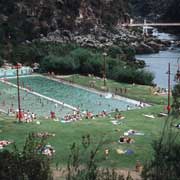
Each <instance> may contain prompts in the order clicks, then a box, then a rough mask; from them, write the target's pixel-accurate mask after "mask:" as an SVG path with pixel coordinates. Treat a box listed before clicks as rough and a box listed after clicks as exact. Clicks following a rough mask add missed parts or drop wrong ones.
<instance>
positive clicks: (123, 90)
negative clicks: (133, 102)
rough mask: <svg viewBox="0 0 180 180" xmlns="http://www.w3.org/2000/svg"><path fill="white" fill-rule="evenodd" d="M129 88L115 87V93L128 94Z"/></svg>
mask: <svg viewBox="0 0 180 180" xmlns="http://www.w3.org/2000/svg"><path fill="white" fill-rule="evenodd" d="M127 92H128V90H127V88H115V94H127Z"/></svg>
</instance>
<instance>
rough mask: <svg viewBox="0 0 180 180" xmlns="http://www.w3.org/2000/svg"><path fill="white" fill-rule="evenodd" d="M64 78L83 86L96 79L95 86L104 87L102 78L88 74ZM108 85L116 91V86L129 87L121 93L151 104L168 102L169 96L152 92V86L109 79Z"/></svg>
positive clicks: (110, 89) (97, 87) (112, 90)
mask: <svg viewBox="0 0 180 180" xmlns="http://www.w3.org/2000/svg"><path fill="white" fill-rule="evenodd" d="M64 80H70V81H73V82H74V83H76V84H80V85H83V86H87V87H89V84H90V82H92V81H95V82H96V83H95V88H96V89H98V90H100V89H101V87H103V80H102V79H95V78H92V77H88V76H81V75H72V76H70V77H65V78H64ZM107 87H108V89H109V91H111V92H115V88H118V89H119V88H122V89H123V90H124V88H127V93H126V94H125V93H123V94H120V95H122V96H126V97H129V98H132V99H135V100H141V101H143V102H147V103H151V104H159V105H165V104H167V96H158V95H153V94H152V93H151V88H152V87H150V86H144V85H132V84H125V83H119V82H116V81H114V80H110V79H108V80H107Z"/></svg>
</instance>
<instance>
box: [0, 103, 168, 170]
mask: <svg viewBox="0 0 180 180" xmlns="http://www.w3.org/2000/svg"><path fill="white" fill-rule="evenodd" d="M162 109H163V106H159V105H156V106H153V107H150V108H145V109H140V110H131V111H127V112H123V115H124V116H125V117H126V118H125V119H124V120H122V122H123V124H122V125H113V124H112V123H111V119H110V117H107V118H97V119H95V120H85V119H84V120H82V121H79V122H76V123H70V124H62V123H60V122H55V121H52V120H44V119H40V121H41V124H40V125H37V124H36V123H35V122H34V123H29V124H26V123H22V124H18V123H16V122H15V119H14V118H12V117H7V116H4V115H0V130H1V132H0V139H1V140H2V139H6V140H11V141H14V142H16V144H17V146H18V147H19V148H21V147H22V146H23V144H24V142H25V138H26V137H27V136H28V133H31V132H50V133H55V134H56V136H55V137H50V138H49V139H48V140H47V141H48V142H47V143H49V144H51V145H52V146H54V148H55V150H56V155H55V157H54V158H53V163H54V165H55V164H56V163H58V164H59V165H60V166H65V165H66V163H67V157H68V155H69V153H70V150H69V149H70V145H71V144H72V143H73V142H75V143H77V144H81V137H82V136H83V135H87V134H90V136H91V138H92V142H93V145H92V147H91V148H93V147H94V145H97V144H98V143H99V142H100V140H101V139H104V140H105V142H106V143H105V145H103V146H102V147H101V149H100V151H99V153H98V160H99V165H100V166H101V167H118V168H133V167H134V166H135V163H136V160H140V161H141V162H145V161H146V160H148V159H151V158H152V154H153V150H152V147H151V144H152V142H153V140H155V139H157V138H158V137H159V136H160V130H161V129H162V127H163V124H164V121H165V118H159V117H157V116H156V115H157V114H158V113H159V112H160V111H161V110H162ZM143 114H154V115H155V116H156V118H155V119H151V118H147V117H144V116H143ZM129 129H135V130H138V131H141V132H143V133H145V135H144V136H133V138H134V140H135V143H134V144H119V143H118V140H119V136H121V135H123V133H124V132H125V131H127V130H129ZM117 130H118V131H117ZM8 148H11V145H10V146H9V147H8ZM105 148H109V150H110V156H109V159H107V160H105V158H104V149H105ZM119 148H120V149H123V150H126V149H132V150H133V151H134V152H135V154H133V155H129V156H128V155H119V154H117V153H116V149H119ZM83 158H85V159H86V158H87V156H83Z"/></svg>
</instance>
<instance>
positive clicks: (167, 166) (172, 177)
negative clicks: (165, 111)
mask: <svg viewBox="0 0 180 180" xmlns="http://www.w3.org/2000/svg"><path fill="white" fill-rule="evenodd" d="M174 120H175V119H171V118H168V119H167V120H166V121H165V124H164V128H163V132H162V135H161V137H160V138H159V140H157V141H155V142H154V144H153V149H154V157H153V159H152V160H151V161H150V162H148V163H146V165H145V167H144V170H143V173H142V176H143V179H144V180H156V179H157V180H159V179H163V180H177V179H180V171H179V167H180V157H179V153H180V144H179V140H178V138H179V133H178V132H174V130H173V128H174V127H172V124H173V122H174Z"/></svg>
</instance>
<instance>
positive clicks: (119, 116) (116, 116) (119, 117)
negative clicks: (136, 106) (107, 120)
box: [114, 113, 124, 120]
mask: <svg viewBox="0 0 180 180" xmlns="http://www.w3.org/2000/svg"><path fill="white" fill-rule="evenodd" d="M114 118H115V119H117V120H121V119H124V116H122V114H121V113H118V114H116V115H115V117H114Z"/></svg>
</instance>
